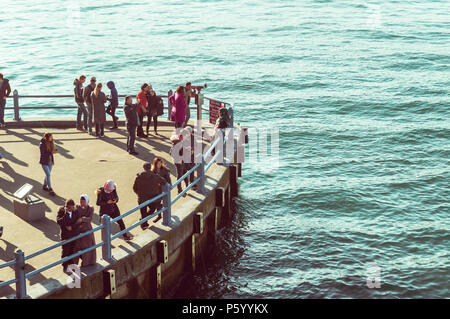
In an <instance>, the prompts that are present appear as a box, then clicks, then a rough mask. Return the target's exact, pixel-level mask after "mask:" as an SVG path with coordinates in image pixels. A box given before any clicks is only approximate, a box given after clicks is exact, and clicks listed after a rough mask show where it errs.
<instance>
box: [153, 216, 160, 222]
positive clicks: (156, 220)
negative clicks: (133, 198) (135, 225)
mask: <svg viewBox="0 0 450 319" xmlns="http://www.w3.org/2000/svg"><path fill="white" fill-rule="evenodd" d="M161 218H162V217H161V214H159V215H158V218H156V219H155V220H154V221H153V222H154V223H157V222H158V221H159V220H160V219H161Z"/></svg>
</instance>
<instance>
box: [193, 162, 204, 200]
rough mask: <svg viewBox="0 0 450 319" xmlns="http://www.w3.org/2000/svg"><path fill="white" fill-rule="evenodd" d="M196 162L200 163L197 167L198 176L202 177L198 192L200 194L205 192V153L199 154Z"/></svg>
mask: <svg viewBox="0 0 450 319" xmlns="http://www.w3.org/2000/svg"><path fill="white" fill-rule="evenodd" d="M195 162H196V163H200V166H199V167H198V168H197V176H198V177H200V180H199V181H198V186H197V188H198V192H199V193H200V194H203V195H204V194H205V158H204V157H203V154H198V155H197V160H196V161H195Z"/></svg>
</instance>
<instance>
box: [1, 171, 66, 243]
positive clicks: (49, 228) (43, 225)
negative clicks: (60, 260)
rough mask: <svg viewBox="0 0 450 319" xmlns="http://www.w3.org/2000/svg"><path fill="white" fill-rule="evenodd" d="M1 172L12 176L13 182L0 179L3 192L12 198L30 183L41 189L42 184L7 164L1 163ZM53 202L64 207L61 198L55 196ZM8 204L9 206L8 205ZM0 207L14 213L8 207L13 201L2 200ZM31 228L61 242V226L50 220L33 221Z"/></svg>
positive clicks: (47, 209) (48, 209)
mask: <svg viewBox="0 0 450 319" xmlns="http://www.w3.org/2000/svg"><path fill="white" fill-rule="evenodd" d="M0 164H2V165H0V171H3V172H5V174H6V175H8V176H10V177H11V178H12V179H13V181H12V182H11V181H9V180H4V179H2V178H0V184H1V185H2V190H3V191H4V192H5V193H6V194H7V195H10V196H13V194H14V192H15V191H16V190H17V189H18V187H19V186H21V185H23V184H25V183H28V184H31V185H33V187H34V189H40V184H39V183H38V182H36V181H35V180H33V179H31V178H28V177H26V176H23V175H21V174H18V173H17V172H16V171H14V169H13V168H12V167H11V166H10V165H9V163H7V162H0ZM42 192H44V191H43V190H42ZM52 200H53V201H54V202H55V203H59V204H60V205H61V206H62V205H64V199H63V198H62V197H59V196H55V197H53V198H52ZM6 203H8V204H6ZM0 205H1V206H2V207H4V208H5V210H7V211H11V212H12V211H14V210H13V209H12V207H9V206H7V205H11V201H10V200H9V199H7V198H5V200H3V199H0ZM45 206H46V208H45V210H46V211H50V208H49V207H48V206H47V204H45ZM28 223H29V224H30V225H31V226H33V227H35V228H37V229H39V230H40V231H42V233H43V234H44V235H45V236H46V237H47V238H49V239H50V240H52V241H59V225H58V224H57V223H56V222H55V221H53V220H50V219H48V218H45V220H39V221H33V222H28Z"/></svg>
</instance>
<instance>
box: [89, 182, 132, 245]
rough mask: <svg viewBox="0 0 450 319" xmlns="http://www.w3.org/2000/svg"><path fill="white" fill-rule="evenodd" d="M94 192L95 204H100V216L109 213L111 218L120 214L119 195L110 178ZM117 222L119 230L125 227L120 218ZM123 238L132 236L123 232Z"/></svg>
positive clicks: (126, 238)
mask: <svg viewBox="0 0 450 319" xmlns="http://www.w3.org/2000/svg"><path fill="white" fill-rule="evenodd" d="M95 193H96V194H97V205H98V206H100V217H102V216H103V215H105V214H106V215H109V217H111V219H114V218H116V217H119V216H120V210H119V206H117V202H118V201H119V196H118V195H117V191H116V184H115V183H114V182H113V181H112V180H108V181H106V183H105V184H104V185H103V187H100V188H99V189H97V190H96V192H95ZM117 224H119V227H120V231H122V230H124V229H125V228H126V227H125V223H124V222H123V220H122V219H119V220H118V221H117ZM123 239H124V240H131V239H133V236H132V235H131V234H129V233H125V234H123Z"/></svg>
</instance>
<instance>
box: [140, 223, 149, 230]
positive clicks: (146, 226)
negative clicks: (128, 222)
mask: <svg viewBox="0 0 450 319" xmlns="http://www.w3.org/2000/svg"><path fill="white" fill-rule="evenodd" d="M149 227H150V225H149V224H147V223H144V224H142V225H141V228H142V230H146V229H147V228H149Z"/></svg>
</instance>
